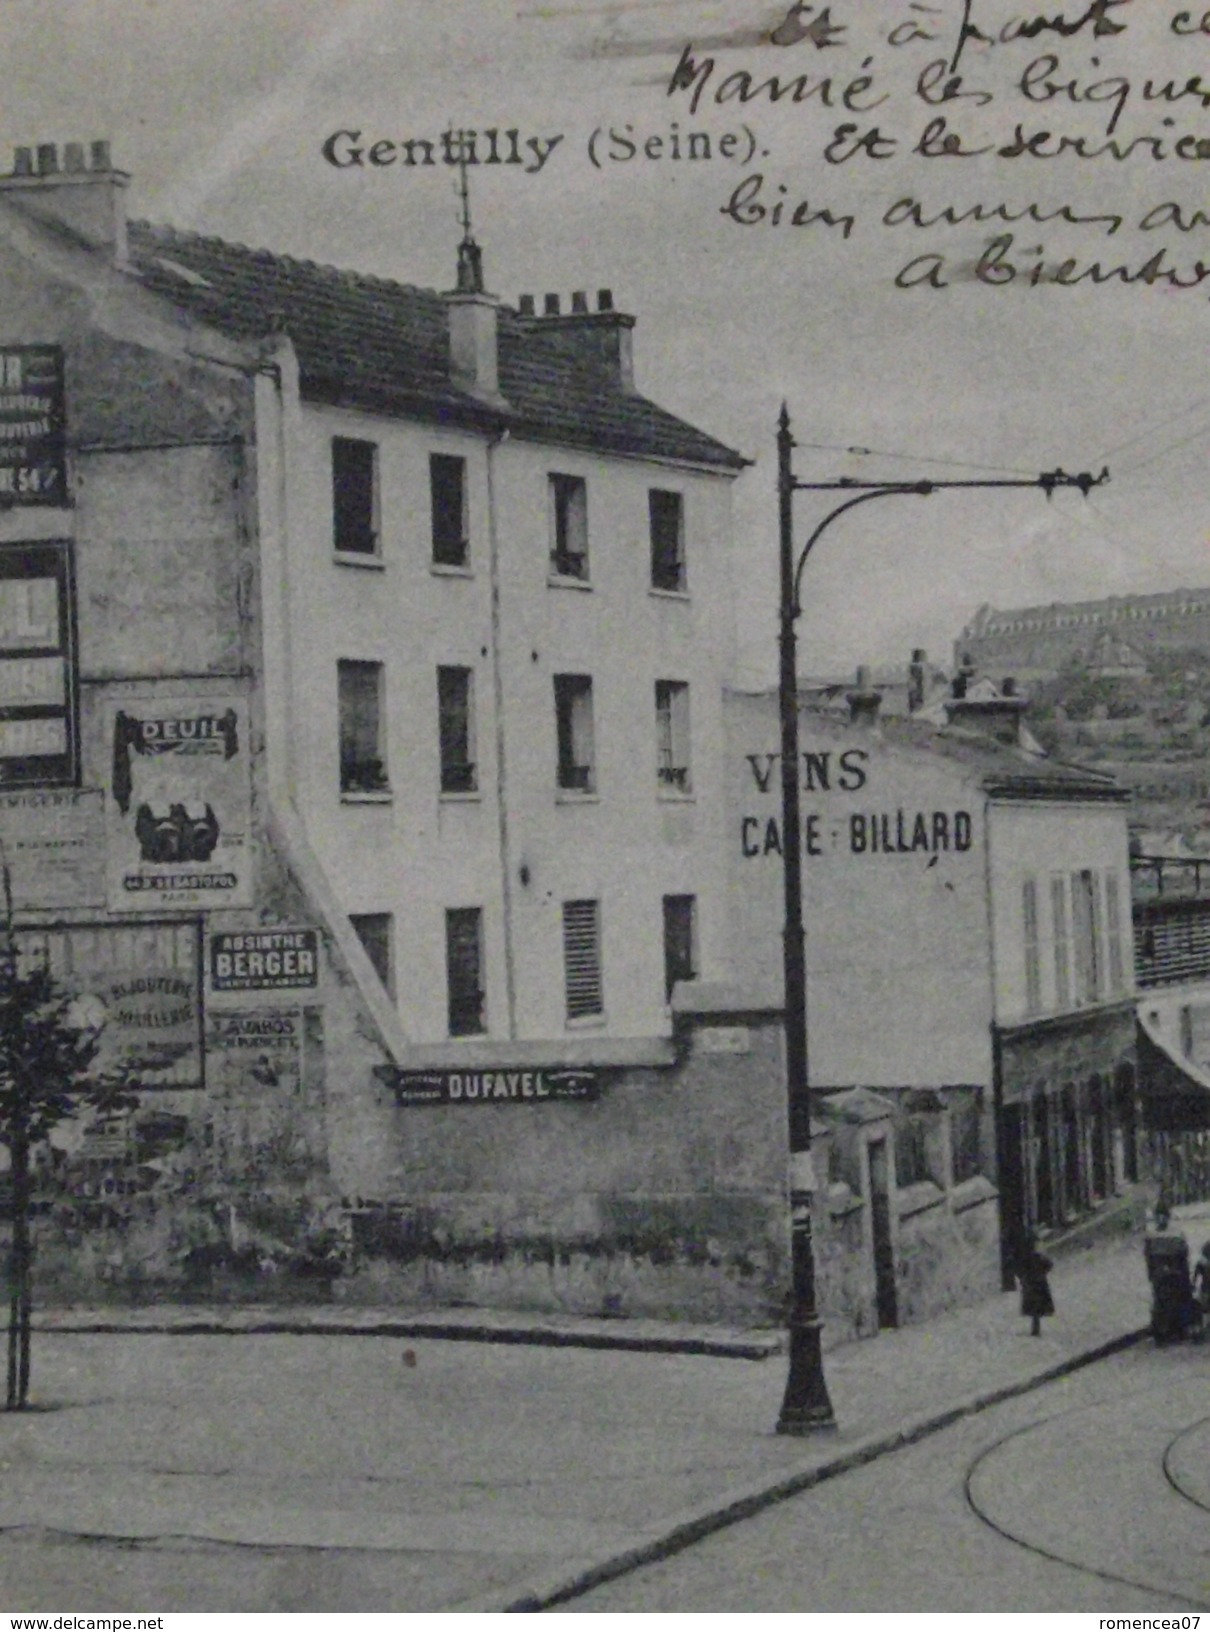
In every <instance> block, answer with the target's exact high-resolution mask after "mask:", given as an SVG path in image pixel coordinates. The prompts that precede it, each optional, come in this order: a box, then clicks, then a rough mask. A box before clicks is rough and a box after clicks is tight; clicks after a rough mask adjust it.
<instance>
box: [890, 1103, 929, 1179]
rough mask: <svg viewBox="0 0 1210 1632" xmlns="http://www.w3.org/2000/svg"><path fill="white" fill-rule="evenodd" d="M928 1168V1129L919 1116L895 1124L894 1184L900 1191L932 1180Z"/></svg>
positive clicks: (905, 1117) (909, 1116)
mask: <svg viewBox="0 0 1210 1632" xmlns="http://www.w3.org/2000/svg"><path fill="white" fill-rule="evenodd" d="M932 1176H933V1175H932V1172H931V1171H930V1167H929V1150H928V1127H927V1125H926V1124H925V1122H924V1120H923V1118H922V1117H920V1116H911V1115H908V1116H904V1117H901V1118H897V1119H896V1122H895V1183H896V1184H897V1185H898V1186H899V1188H900V1189H901V1190H906V1189H907V1187H908V1186H909V1185H911V1184H923V1183H924V1182H925V1180H927V1179H931V1178H932Z"/></svg>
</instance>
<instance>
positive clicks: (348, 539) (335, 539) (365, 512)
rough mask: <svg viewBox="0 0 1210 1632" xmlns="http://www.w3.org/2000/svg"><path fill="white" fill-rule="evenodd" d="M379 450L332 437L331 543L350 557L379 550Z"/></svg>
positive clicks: (348, 439) (346, 438)
mask: <svg viewBox="0 0 1210 1632" xmlns="http://www.w3.org/2000/svg"><path fill="white" fill-rule="evenodd" d="M377 488H378V449H377V448H376V447H375V445H374V443H373V442H358V441H355V440H354V439H353V438H352V437H348V436H334V437H333V438H332V535H333V536H332V543H333V546H334V547H335V548H336V549H337V550H340V551H343V552H344V553H346V554H349V555H374V554H376V553H377V550H378V516H377V509H378V504H377Z"/></svg>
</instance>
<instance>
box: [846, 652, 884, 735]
mask: <svg viewBox="0 0 1210 1632" xmlns="http://www.w3.org/2000/svg"><path fill="white" fill-rule="evenodd" d="M844 700H845V702H846V703H848V705H849V720H850V722H851V723H852V724H853V725H859V726H862V727H864V728H865V729H866V730H867V731H870V730H873V729H874V727H875V726H876V725H877V724H878V710H879V709H880V708H881V707H882V693H881V692H880V691H875V690H874V689H873V687H872V686H871V685H870V671H869V669H867V668H866V667H864V665H863V666H862V667H861V668H860V669H858V671H857V684H856V686H855V688H854V689H853V690H852V691H846V692H845V699H844Z"/></svg>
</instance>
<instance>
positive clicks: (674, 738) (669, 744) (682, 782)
mask: <svg viewBox="0 0 1210 1632" xmlns="http://www.w3.org/2000/svg"><path fill="white" fill-rule="evenodd" d="M655 737H656V776H657V777H658V779H659V785H660V788H661V789H662V790H666V789H673V788H674V789H676V790H678V791H679V792H681V793H688V792H690V790H691V789H692V786H693V780H692V777H691V776H690V772H689V687H688V686H687V685H686V684H685V682H684V681H683V680H657V681H656V683H655Z"/></svg>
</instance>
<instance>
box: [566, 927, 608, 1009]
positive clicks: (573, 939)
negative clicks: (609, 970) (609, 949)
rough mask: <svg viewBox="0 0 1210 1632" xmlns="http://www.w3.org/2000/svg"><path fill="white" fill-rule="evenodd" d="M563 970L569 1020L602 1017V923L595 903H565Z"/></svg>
mask: <svg viewBox="0 0 1210 1632" xmlns="http://www.w3.org/2000/svg"><path fill="white" fill-rule="evenodd" d="M563 970H564V979H565V981H566V985H567V1018H568V1019H569V1020H578V1019H582V1018H583V1017H584V1016H586V1015H593V1014H600V1013H601V1009H602V1004H601V920H600V911H599V903H598V902H596V901H565V902H564V903H563Z"/></svg>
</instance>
